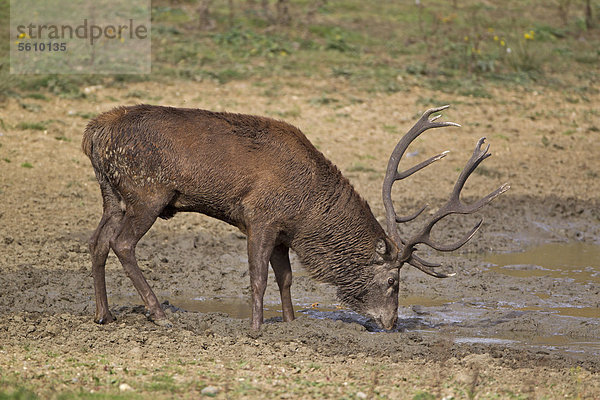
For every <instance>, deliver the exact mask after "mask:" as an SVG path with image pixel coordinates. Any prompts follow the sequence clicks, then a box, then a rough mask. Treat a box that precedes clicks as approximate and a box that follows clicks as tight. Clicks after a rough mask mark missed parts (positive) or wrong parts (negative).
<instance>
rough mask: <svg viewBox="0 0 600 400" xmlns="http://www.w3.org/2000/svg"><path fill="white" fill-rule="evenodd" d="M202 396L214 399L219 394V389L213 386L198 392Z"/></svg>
mask: <svg viewBox="0 0 600 400" xmlns="http://www.w3.org/2000/svg"><path fill="white" fill-rule="evenodd" d="M200 393H201V394H203V395H204V396H210V397H214V396H216V395H217V394H218V393H219V388H218V387H215V386H207V387H205V388H204V389H202V390H201V391H200Z"/></svg>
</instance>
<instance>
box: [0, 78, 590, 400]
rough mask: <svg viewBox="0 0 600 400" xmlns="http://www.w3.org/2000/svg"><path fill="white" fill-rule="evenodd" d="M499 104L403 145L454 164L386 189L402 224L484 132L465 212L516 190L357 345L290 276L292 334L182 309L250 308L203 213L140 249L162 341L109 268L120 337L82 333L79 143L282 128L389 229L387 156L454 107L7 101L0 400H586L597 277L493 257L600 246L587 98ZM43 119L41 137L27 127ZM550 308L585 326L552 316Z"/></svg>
mask: <svg viewBox="0 0 600 400" xmlns="http://www.w3.org/2000/svg"><path fill="white" fill-rule="evenodd" d="M490 91H491V92H492V93H493V98H492V99H480V98H469V97H457V98H453V100H452V103H453V105H452V108H451V109H450V110H448V111H446V112H445V113H444V117H443V118H444V119H445V120H450V121H455V122H459V123H461V124H462V125H463V127H462V128H461V129H455V128H452V129H451V128H446V129H445V130H435V131H431V132H427V133H425V134H424V135H423V137H422V138H420V139H418V140H417V142H416V143H414V144H413V146H412V148H411V151H412V152H413V153H414V154H415V155H414V157H412V158H411V159H410V160H405V162H406V164H405V165H408V163H409V162H410V163H413V162H415V163H416V162H417V161H420V160H422V159H425V158H426V157H429V156H430V155H432V154H436V153H438V152H441V151H443V150H446V149H448V150H451V153H450V154H449V156H448V157H447V158H446V159H445V160H443V161H442V162H440V163H438V164H437V165H434V166H432V167H429V168H428V169H426V170H424V171H422V172H421V173H420V174H418V175H417V176H415V177H413V178H411V180H410V181H409V182H405V183H403V184H401V185H398V186H402V187H401V188H396V189H395V192H394V198H395V201H396V204H397V206H396V207H397V208H398V209H399V210H400V211H401V212H405V213H408V212H409V211H412V210H414V208H415V207H417V206H418V205H420V204H422V203H424V202H427V203H430V204H431V205H432V209H433V210H435V206H436V205H440V204H441V202H442V201H443V200H444V198H445V196H447V194H448V193H449V192H450V190H451V188H452V186H453V183H454V180H455V179H456V177H457V175H458V171H459V170H460V169H461V168H462V166H463V165H464V162H466V160H467V159H468V157H469V156H470V154H471V152H472V150H473V147H474V145H475V143H476V141H477V139H478V138H479V137H481V136H486V137H487V138H488V142H489V143H491V145H492V147H491V151H492V153H493V157H491V158H490V159H488V160H486V161H485V163H484V164H483V168H482V169H481V173H478V174H474V175H473V176H472V177H471V178H470V180H469V183H468V184H467V187H466V188H465V191H464V193H465V195H466V198H467V200H468V199H474V198H476V197H478V196H483V195H485V194H486V193H487V192H489V191H491V190H493V189H494V188H495V187H497V186H499V185H500V184H502V183H504V182H510V184H511V187H512V188H511V190H510V191H509V192H508V193H506V194H505V195H503V196H502V197H501V198H499V199H497V200H496V201H495V202H494V203H493V204H492V205H491V206H490V207H488V208H487V209H485V210H483V211H482V215H483V216H484V217H485V223H484V227H483V228H482V230H481V232H480V233H479V234H478V235H477V236H476V238H475V239H474V240H473V241H472V243H470V244H469V245H468V246H465V248H464V249H462V250H461V252H460V254H455V255H450V256H448V255H445V256H441V255H437V254H430V257H431V258H433V259H435V260H438V261H443V262H444V263H445V264H447V265H449V266H450V267H451V268H453V269H454V270H455V272H457V275H456V276H454V277H452V278H449V279H445V280H437V279H435V278H431V277H429V276H426V275H424V274H422V273H420V272H419V271H415V270H412V269H409V268H404V269H403V272H402V277H403V282H402V287H401V304H402V306H401V309H400V321H399V329H398V331H397V332H370V331H369V329H370V326H369V324H368V323H365V322H364V321H363V320H362V319H361V318H360V317H359V316H356V315H354V314H352V313H350V312H348V311H345V310H337V309H336V305H337V304H338V303H337V300H336V299H335V297H334V295H333V293H334V291H333V290H332V289H331V288H329V287H327V286H324V285H322V284H319V283H316V282H314V281H312V280H311V279H310V278H308V277H307V276H306V274H305V273H304V272H303V270H302V267H301V266H300V265H298V263H297V262H296V263H294V265H293V269H294V272H295V281H294V282H295V283H294V286H293V291H292V295H293V299H294V301H295V303H296V304H297V306H298V309H299V310H302V312H298V318H297V320H296V321H294V322H293V323H282V322H279V321H278V320H277V317H273V318H271V319H270V320H268V323H267V324H265V326H264V328H263V329H262V330H261V331H260V332H258V333H257V332H252V331H250V330H249V323H248V319H247V317H246V318H245V319H244V318H237V317H236V318H234V317H232V316H230V315H229V314H227V313H224V312H196V311H190V310H192V308H193V307H191V306H188V305H189V304H192V303H194V302H195V303H197V304H198V307H201V306H202V304H203V301H202V300H203V299H206V300H210V301H214V299H221V300H222V301H223V302H224V303H227V302H229V303H232V304H242V309H243V308H244V307H243V306H244V302H246V299H248V298H249V278H248V275H247V265H246V250H245V241H244V238H243V236H242V235H241V234H240V233H238V232H237V231H236V230H235V229H233V228H231V227H229V226H227V225H226V224H224V223H221V222H219V221H215V220H211V219H209V218H207V217H204V216H200V215H195V214H178V215H177V216H176V217H175V218H174V219H173V220H170V221H158V222H157V223H156V224H155V226H154V227H153V228H152V230H151V231H150V232H149V233H148V234H147V235H146V236H145V237H144V239H143V240H142V242H141V243H140V245H139V246H138V251H137V254H138V260H139V262H140V266H141V267H142V269H143V271H144V274H145V276H146V277H147V279H148V281H149V282H150V284H151V285H152V286H153V288H154V289H155V291H156V293H157V295H158V296H159V298H160V299H161V300H168V301H169V302H170V305H167V304H165V307H166V308H167V313H168V315H169V318H170V319H171V320H172V321H173V323H174V327H173V328H171V329H166V328H162V327H158V326H156V325H154V324H153V323H151V322H149V321H148V320H146V318H145V316H144V310H143V307H141V306H139V304H141V301H140V300H139V299H138V298H137V297H136V296H135V295H134V289H133V286H132V285H131V283H130V281H129V279H128V278H127V277H126V276H125V274H124V272H123V271H122V269H121V267H120V265H119V264H118V262H117V260H116V258H115V257H114V256H113V255H111V256H110V257H109V261H108V263H107V286H108V291H109V300H110V302H111V307H112V310H113V312H114V314H115V315H116V316H117V318H118V321H117V322H116V323H113V324H110V325H107V326H99V325H96V324H94V323H93V321H92V318H93V310H94V299H93V289H92V278H91V274H90V261H89V256H88V254H87V243H86V242H87V239H88V237H89V236H90V235H91V232H92V231H93V229H95V227H96V225H97V223H98V221H99V219H100V215H101V198H100V192H99V189H98V186H97V184H96V182H95V178H94V175H93V170H92V168H91V166H90V164H89V161H88V160H87V158H86V157H85V156H84V154H83V153H82V152H81V151H80V139H81V133H82V132H83V129H84V126H85V124H86V123H87V117H89V115H90V114H96V113H100V112H103V111H106V110H108V109H110V108H111V107H113V106H116V105H120V104H134V103H139V102H148V103H155V104H164V105H173V106H184V107H198V108H206V109H212V110H227V111H232V112H243V113H251V114H260V115H269V116H272V117H275V118H281V119H285V120H287V121H288V122H291V123H292V124H294V125H296V126H298V127H299V128H300V129H302V130H303V132H304V133H305V134H306V135H307V137H308V138H309V139H310V140H311V141H313V143H315V144H316V145H317V146H318V148H319V149H320V150H321V151H322V152H324V153H325V155H326V156H327V157H328V158H330V159H331V160H332V161H333V162H334V163H335V164H337V165H338V166H339V167H340V169H341V170H342V171H343V172H344V174H345V175H346V176H348V177H349V178H350V180H351V181H352V182H353V183H354V185H355V187H356V188H357V190H358V192H359V193H361V194H362V195H363V196H364V197H365V198H366V199H367V200H368V201H369V203H370V205H371V207H372V209H373V211H374V213H375V215H376V216H378V217H383V214H384V213H383V206H382V201H381V198H380V185H381V182H382V179H383V174H384V171H385V166H386V163H387V157H388V156H389V153H390V152H391V150H392V148H393V146H394V145H395V143H396V141H397V140H398V139H399V137H400V136H401V135H402V134H403V132H404V131H405V130H406V129H408V128H409V127H410V126H411V125H412V124H413V123H414V121H416V119H417V118H418V116H419V115H420V113H421V112H423V111H424V110H425V109H426V108H428V107H432V106H438V105H441V104H443V103H444V100H445V99H448V98H449V97H450V96H449V95H444V94H439V93H435V92H431V91H427V90H424V89H419V88H414V89H411V90H410V91H407V92H400V93H396V94H391V95H383V94H380V95H366V94H364V93H361V92H355V91H353V90H352V89H351V88H348V87H346V86H345V85H344V82H343V81H339V82H335V81H334V82H331V81H329V82H314V81H312V82H294V83H292V84H289V83H287V84H286V85H281V86H279V85H273V86H272V87H271V86H268V87H267V86H264V85H261V84H249V83H242V82H234V83H230V84H227V85H215V84H212V83H189V84H186V85H185V86H165V85H159V84H155V83H139V84H132V85H128V86H127V87H122V88H114V87H108V88H107V87H90V88H87V89H86V92H87V97H86V98H85V99H76V100H74V99H64V98H60V97H51V98H49V99H47V100H43V99H32V98H22V99H15V98H11V99H9V100H7V101H6V102H4V103H2V104H0V118H1V121H2V127H1V128H0V132H1V134H2V135H1V136H0V145H1V147H0V317H1V318H0V377H1V378H0V390H7V391H9V392H10V391H11V390H13V389H14V388H19V387H21V388H22V387H25V388H28V389H30V390H32V391H34V392H36V393H37V394H38V395H40V396H41V397H43V398H46V397H52V396H56V393H62V392H68V393H71V394H73V395H74V396H82V397H85V396H86V394H89V393H90V392H91V393H98V392H100V393H108V394H114V395H119V394H120V395H123V396H132V397H135V396H137V395H139V396H146V395H148V394H149V393H152V395H153V396H156V397H170V396H173V397H197V396H198V395H200V394H201V391H202V390H203V389H204V392H203V393H204V395H211V396H216V397H218V398H257V397H281V398H317V397H330V398H413V397H414V398H423V399H425V398H442V397H446V398H452V397H453V398H498V397H499V398H558V397H561V398H564V397H567V398H599V397H600V317H599V316H598V315H597V310H598V308H599V307H600V282H599V281H598V278H597V274H596V275H594V273H595V272H594V271H597V270H593V271H592V273H591V274H590V276H591V277H592V278H590V279H571V278H569V277H566V278H561V279H558V278H556V277H555V276H551V275H550V274H543V273H542V274H531V275H528V274H524V275H521V276H518V274H502V273H499V272H498V270H497V268H493V267H492V266H491V264H490V262H488V261H486V260H487V258H486V257H487V254H489V253H491V252H495V253H503V252H515V251H521V250H523V249H525V248H528V247H529V246H535V245H539V244H542V243H551V244H553V243H561V242H569V243H571V242H577V243H583V244H584V245H585V244H589V245H590V246H591V245H592V244H598V243H599V240H600V207H599V206H600V161H599V159H598V156H599V154H600V141H599V140H598V130H599V128H600V115H599V114H598V104H600V96H599V95H597V94H596V95H593V96H591V95H590V96H589V98H588V99H578V98H575V99H574V98H571V97H569V95H567V94H563V93H557V92H552V91H549V90H548V91H546V90H538V91H537V92H535V91H526V90H523V91H515V90H511V91H508V90H500V89H490ZM40 121H43V126H42V127H40V129H37V130H36V129H25V128H27V126H25V125H23V124H24V123H32V122H40ZM199 162H202V161H201V160H199ZM475 220H476V219H475V218H462V219H460V218H455V219H453V220H452V221H451V222H452V223H451V224H450V223H449V224H446V226H445V229H440V230H439V232H438V235H439V237H441V238H449V237H450V236H453V237H455V236H456V235H458V234H460V232H463V231H466V230H468V229H469V227H470V226H471V225H472V224H473V223H474V221H475ZM592 263H595V265H596V267H597V266H598V260H595V261H594V262H592V261H591V262H590V265H591V264H592ZM194 299H196V300H194ZM548 299H550V300H554V301H555V303H556V304H563V303H568V304H569V305H570V306H572V307H573V309H581V310H588V311H589V312H588V313H587V314H585V313H582V314H581V315H577V313H575V314H569V313H567V315H564V316H563V315H557V314H556V313H551V312H544V311H543V310H542V308H543V307H541V306H540V305H543V304H546V303H544V302H547V301H548ZM278 301H279V300H278V295H277V290H276V285H275V282H274V279H273V277H272V276H271V277H270V279H269V288H268V293H267V296H266V302H267V305H268V307H269V308H270V309H271V310H276V309H277V307H278ZM209 303H210V302H207V303H206V304H209ZM312 303H319V306H316V308H310V306H309V305H310V304H312ZM518 304H520V305H522V306H516V305H518ZM186 308H187V310H186ZM230 308H234V306H231V307H230ZM238 308H239V307H238ZM224 310H225V311H227V309H225V308H224ZM330 310H331V311H330ZM594 310H595V311H594ZM208 311H223V310H216V309H215V310H210V309H209V310H208ZM242 314H243V312H242ZM271 315H276V313H275V312H273V313H272V314H271ZM243 316H244V315H242V317H243ZM540 338H542V339H543V338H546V339H548V342H545V341H544V340H542V339H540ZM552 338H559V339H560V340H563V342H564V343H571V344H573V343H575V344H579V345H580V347H577V348H576V347H568V346H567V347H565V346H561V343H562V344H564V343H563V342H560V343H558V344H557V342H552ZM548 343H549V344H548ZM573 346H575V345H573ZM207 387H213V388H208V389H207Z"/></svg>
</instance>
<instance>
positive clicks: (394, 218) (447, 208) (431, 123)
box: [383, 105, 510, 278]
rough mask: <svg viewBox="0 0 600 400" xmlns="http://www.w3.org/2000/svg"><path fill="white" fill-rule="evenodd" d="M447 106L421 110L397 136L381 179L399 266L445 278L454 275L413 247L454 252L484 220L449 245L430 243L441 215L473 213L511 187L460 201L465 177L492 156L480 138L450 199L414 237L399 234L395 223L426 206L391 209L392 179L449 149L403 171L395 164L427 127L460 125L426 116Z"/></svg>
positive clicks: (410, 217)
mask: <svg viewBox="0 0 600 400" xmlns="http://www.w3.org/2000/svg"><path fill="white" fill-rule="evenodd" d="M448 107H449V106H448V105H446V106H443V107H438V108H432V109H429V110H427V111H425V113H423V116H421V118H420V119H419V120H418V121H417V123H416V124H415V125H414V126H413V127H412V128H411V129H410V130H409V131H408V132H407V133H406V135H404V137H402V139H400V142H398V144H397V145H396V147H395V148H394V151H393V152H392V155H391V156H390V160H389V162H388V167H387V171H386V175H385V179H384V181H383V204H384V206H385V211H386V223H387V229H388V233H389V235H390V236H391V238H392V240H394V241H395V242H396V244H398V246H399V247H400V244H402V250H401V253H400V255H399V256H398V262H399V265H400V266H402V264H403V263H405V262H406V263H409V264H410V265H412V266H414V267H416V268H418V269H420V270H421V271H423V272H425V273H427V274H429V275H432V276H435V277H437V278H446V277H448V276H451V275H454V274H443V273H440V272H436V271H434V270H433V268H436V267H439V266H440V264H436V263H431V262H428V261H425V260H423V259H421V258H420V257H418V256H417V255H415V254H414V252H415V251H416V248H415V246H416V245H417V244H419V243H422V244H425V245H427V246H429V247H431V248H433V249H435V250H439V251H454V250H456V249H458V248H459V247H461V246H463V245H464V244H465V243H467V242H468V241H469V239H471V238H472V237H473V235H474V234H475V232H477V230H478V229H479V227H480V226H481V224H482V222H483V218H482V219H481V220H480V221H479V222H478V223H477V224H476V225H475V227H473V229H471V231H470V232H469V233H468V234H467V235H465V236H464V237H463V238H462V239H461V240H459V241H458V242H456V243H453V244H449V245H443V244H438V243H435V242H433V241H432V239H431V229H432V228H433V226H434V225H435V224H436V223H437V222H439V221H440V220H441V219H442V218H444V217H446V216H448V215H450V214H470V213H473V212H475V211H477V210H479V209H480V208H481V207H483V206H484V205H486V204H487V203H489V202H490V201H492V200H493V199H494V198H496V197H497V196H499V195H500V194H502V193H504V192H506V191H507V190H508V189H509V188H510V186H508V185H507V184H504V185H502V186H500V187H499V188H498V189H496V190H495V191H493V192H492V193H490V194H488V195H487V196H485V197H484V198H482V199H480V200H479V201H477V202H475V203H474V204H471V205H466V204H464V203H462V202H461V201H460V192H461V190H462V188H463V187H464V185H465V182H466V181H467V178H468V177H469V176H470V175H471V173H472V172H473V171H474V170H475V169H476V168H477V166H478V165H479V164H480V163H481V162H482V161H483V160H485V159H486V158H488V157H489V156H491V154H490V153H488V149H489V147H490V146H489V145H488V146H486V148H485V150H482V146H483V143H484V141H485V138H481V139H479V141H478V142H477V146H476V147H475V151H474V152H473V155H472V156H471V158H470V159H469V161H468V162H467V165H466V166H465V168H464V170H463V171H462V172H461V174H460V176H459V177H458V180H457V181H456V184H455V185H454V189H453V190H452V193H451V194H450V199H449V200H448V202H447V203H446V204H445V205H444V206H442V207H441V208H440V209H439V210H438V211H437V212H436V213H435V214H434V215H433V217H432V218H431V219H430V220H429V221H428V222H427V224H425V226H424V227H423V228H422V229H421V231H420V232H419V233H418V234H416V235H415V236H413V237H412V238H410V239H408V240H404V239H402V238H401V237H400V232H399V231H398V225H397V223H399V222H400V223H401V222H408V221H411V220H413V219H415V218H416V217H418V216H419V215H420V214H421V213H422V212H423V211H424V210H425V209H426V208H427V205H425V206H424V207H422V208H421V209H420V210H419V211H417V212H416V213H414V214H412V215H410V216H408V217H398V215H397V214H396V212H395V211H394V205H393V202H392V185H393V184H394V182H396V181H398V180H401V179H404V178H406V177H409V176H410V175H412V174H414V173H415V172H417V171H419V170H421V169H423V168H425V167H426V166H428V165H429V164H431V163H433V162H435V161H437V160H439V159H441V158H443V157H445V156H446V154H447V153H448V152H447V151H445V152H443V153H441V154H438V155H436V156H434V157H431V158H430V159H428V160H425V161H423V162H422V163H420V164H417V165H415V166H414V167H412V168H409V169H407V170H406V171H403V172H399V171H398V164H399V163H400V159H401V158H402V156H403V155H404V152H405V151H406V149H407V148H408V146H409V145H410V144H411V143H412V142H413V141H414V140H415V139H416V138H417V137H418V136H419V135H420V134H421V133H423V132H425V131H426V130H428V129H431V128H441V127H444V126H458V127H460V125H458V124H456V123H454V122H435V121H436V120H437V119H438V118H439V117H440V116H441V115H437V116H435V117H433V118H431V119H429V116H430V115H431V114H433V113H435V112H438V111H442V110H445V109H446V108H448Z"/></svg>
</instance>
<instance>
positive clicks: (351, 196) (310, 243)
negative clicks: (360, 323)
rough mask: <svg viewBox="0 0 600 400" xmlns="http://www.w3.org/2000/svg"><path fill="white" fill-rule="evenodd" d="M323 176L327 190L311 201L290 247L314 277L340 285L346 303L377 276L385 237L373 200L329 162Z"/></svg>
mask: <svg viewBox="0 0 600 400" xmlns="http://www.w3.org/2000/svg"><path fill="white" fill-rule="evenodd" d="M328 164H329V165H328V167H329V168H328V169H329V171H328V172H327V176H324V175H322V176H320V177H318V178H320V179H322V180H321V183H323V181H324V183H325V185H319V187H322V188H323V189H322V190H321V191H320V192H317V193H314V192H313V196H312V197H313V201H312V202H311V203H312V204H311V207H309V209H308V210H307V214H308V215H306V216H305V217H304V218H303V221H304V222H301V223H300V229H299V230H298V231H297V232H296V235H294V239H293V241H292V243H291V247H292V248H293V249H294V251H295V252H296V253H297V254H298V256H299V257H300V260H301V261H302V263H303V265H304V266H305V268H306V269H307V270H308V272H309V274H310V275H311V277H312V278H314V279H316V280H319V281H321V282H325V283H330V284H334V285H335V286H337V287H338V296H339V297H340V299H341V300H342V301H344V302H346V303H348V302H349V300H350V298H353V297H356V296H357V295H359V294H360V293H361V292H362V291H364V289H365V286H366V284H367V282H369V281H370V280H371V279H372V277H373V272H372V269H371V268H369V267H368V265H369V264H371V263H372V262H373V257H374V254H375V244H376V242H377V239H380V238H383V237H385V233H384V231H383V228H381V226H380V225H379V223H378V222H377V220H376V219H375V217H374V215H373V213H372V212H371V209H370V208H369V205H368V204H367V202H366V201H364V200H363V199H362V198H361V197H360V196H359V195H358V193H356V191H355V190H354V188H353V187H352V185H351V184H350V182H349V181H348V180H347V179H346V178H345V177H343V176H342V174H341V172H340V171H339V170H338V169H337V168H336V167H335V166H334V165H333V164H331V163H328Z"/></svg>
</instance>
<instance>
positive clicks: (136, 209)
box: [110, 200, 169, 326]
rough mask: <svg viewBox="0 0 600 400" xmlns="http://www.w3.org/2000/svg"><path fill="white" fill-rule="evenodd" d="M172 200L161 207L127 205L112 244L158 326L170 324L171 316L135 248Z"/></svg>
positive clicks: (136, 203)
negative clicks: (137, 258)
mask: <svg viewBox="0 0 600 400" xmlns="http://www.w3.org/2000/svg"><path fill="white" fill-rule="evenodd" d="M168 202H169V201H168V200H167V201H164V202H162V201H161V202H157V203H158V204H159V205H157V206H148V204H142V202H140V201H136V202H132V204H127V205H126V209H125V215H124V216H123V219H122V220H121V224H120V226H119V228H118V230H117V231H116V234H115V235H114V236H113V237H112V239H111V240H110V247H111V248H112V250H113V251H114V252H115V254H116V255H117V257H118V258H119V261H120V262H121V265H122V266H123V269H124V270H125V273H126V274H127V276H128V277H129V278H130V279H131V281H132V282H133V285H134V286H135V289H136V290H137V292H138V293H139V295H140V297H141V298H142V300H143V301H144V305H145V306H146V309H147V310H148V311H149V313H150V319H151V320H153V321H154V322H155V323H156V324H158V325H164V326H168V324H169V322H168V320H167V317H166V315H165V313H164V311H163V310H162V308H161V307H160V303H159V302H158V299H157V298H156V295H155V294H154V292H153V291H152V289H151V288H150V285H148V282H147V281H146V279H145V278H144V275H143V274H142V271H141V270H140V268H139V266H138V263H137V260H136V258H135V247H136V245H137V243H138V241H139V240H140V239H141V238H142V236H144V234H145V233H146V232H148V230H149V229H150V227H151V226H152V224H154V221H156V218H157V217H158V216H159V215H160V213H161V212H162V209H163V208H164V207H165V206H166V205H167V204H168Z"/></svg>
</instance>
